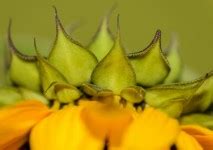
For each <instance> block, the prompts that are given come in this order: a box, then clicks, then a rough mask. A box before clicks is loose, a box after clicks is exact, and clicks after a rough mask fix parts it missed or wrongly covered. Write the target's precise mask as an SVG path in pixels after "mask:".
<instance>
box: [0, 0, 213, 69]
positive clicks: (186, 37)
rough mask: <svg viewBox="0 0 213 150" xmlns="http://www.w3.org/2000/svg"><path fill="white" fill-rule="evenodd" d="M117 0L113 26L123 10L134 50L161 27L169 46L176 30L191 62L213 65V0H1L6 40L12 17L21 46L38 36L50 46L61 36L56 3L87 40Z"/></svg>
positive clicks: (0, 30)
mask: <svg viewBox="0 0 213 150" xmlns="http://www.w3.org/2000/svg"><path fill="white" fill-rule="evenodd" d="M115 3H117V5H118V7H117V9H116V11H115V13H114V14H113V16H112V17H111V24H110V26H111V28H112V30H113V31H115V22H116V15H117V14H118V13H119V14H120V24H121V32H122V40H123V43H124V45H125V47H126V48H127V49H128V50H140V49H143V48H144V47H146V46H147V44H148V43H149V42H150V41H151V39H152V37H153V35H154V33H155V31H156V29H161V30H162V36H163V37H162V46H163V48H165V47H167V45H168V42H169V39H170V37H171V34H172V33H176V34H177V35H178V38H179V41H180V52H181V55H182V58H183V61H184V62H185V63H186V64H187V65H189V66H190V67H191V68H192V69H194V70H196V71H198V72H200V73H204V72H207V71H209V70H211V69H213V61H212V59H213V37H212V35H213V1H212V0H117V1H115V0H105V1H104V0H0V37H1V43H2V42H4V41H5V37H6V30H7V25H8V20H9V18H12V20H13V28H12V32H13V35H14V40H15V41H16V43H17V47H19V48H20V49H22V48H23V49H25V46H26V45H27V46H28V45H32V44H31V43H32V39H33V37H36V38H37V39H38V45H39V49H42V50H44V51H45V50H47V49H48V47H49V46H48V45H49V44H50V43H52V41H53V40H54V36H55V24H54V11H53V9H52V5H55V6H56V7H57V8H58V11H59V15H60V17H61V19H62V22H63V24H64V25H65V27H66V29H68V30H69V29H70V28H71V27H72V26H73V23H74V25H76V24H80V26H79V27H78V28H77V29H76V30H75V31H74V32H73V33H72V36H74V37H75V38H76V39H77V40H79V41H80V42H81V43H83V44H85V45H86V44H87V43H88V42H89V40H90V38H91V37H92V36H93V33H94V32H95V31H96V28H97V26H98V25H99V22H100V19H101V17H102V16H103V15H104V14H106V12H107V11H108V10H109V9H110V8H111V7H112V6H113V5H114V4H115ZM46 43H47V44H46ZM42 50H41V51H42Z"/></svg>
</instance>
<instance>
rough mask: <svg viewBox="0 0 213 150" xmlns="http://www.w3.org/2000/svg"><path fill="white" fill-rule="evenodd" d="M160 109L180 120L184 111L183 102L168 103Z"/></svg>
mask: <svg viewBox="0 0 213 150" xmlns="http://www.w3.org/2000/svg"><path fill="white" fill-rule="evenodd" d="M159 109H160V110H162V111H164V112H165V113H167V114H168V115H169V116H170V117H174V118H178V117H180V116H181V113H182V111H183V103H182V100H180V101H178V100H177V101H171V102H169V101H168V102H167V103H163V104H162V105H161V107H160V108H159Z"/></svg>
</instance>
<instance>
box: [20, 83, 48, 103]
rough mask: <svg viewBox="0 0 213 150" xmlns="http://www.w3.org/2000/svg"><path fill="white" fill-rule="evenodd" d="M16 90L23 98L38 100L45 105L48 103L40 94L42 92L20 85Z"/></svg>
mask: <svg viewBox="0 0 213 150" xmlns="http://www.w3.org/2000/svg"><path fill="white" fill-rule="evenodd" d="M18 91H19V93H20V94H21V96H22V99H23V100H38V101H40V102H42V103H44V104H46V105H48V104H49V101H48V100H47V99H46V98H45V97H44V96H43V95H42V93H39V92H35V91H32V90H29V89H26V88H22V87H19V88H18Z"/></svg>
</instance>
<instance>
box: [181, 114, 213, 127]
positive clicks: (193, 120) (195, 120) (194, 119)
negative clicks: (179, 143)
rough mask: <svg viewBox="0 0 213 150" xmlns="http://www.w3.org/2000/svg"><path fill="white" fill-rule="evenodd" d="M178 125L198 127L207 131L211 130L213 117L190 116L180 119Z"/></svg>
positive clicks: (202, 115)
mask: <svg viewBox="0 0 213 150" xmlns="http://www.w3.org/2000/svg"><path fill="white" fill-rule="evenodd" d="M180 123H181V124H183V125H192V124H193V125H194V124H197V125H200V126H203V127H206V128H209V129H213V116H212V115H209V114H199V113H195V114H190V115H186V116H183V117H181V118H180Z"/></svg>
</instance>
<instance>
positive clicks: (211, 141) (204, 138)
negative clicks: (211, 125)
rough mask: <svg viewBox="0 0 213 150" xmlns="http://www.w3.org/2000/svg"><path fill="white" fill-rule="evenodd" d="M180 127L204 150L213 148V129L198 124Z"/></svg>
mask: <svg viewBox="0 0 213 150" xmlns="http://www.w3.org/2000/svg"><path fill="white" fill-rule="evenodd" d="M182 129H183V130H184V131H185V132H187V133H188V134H190V135H192V136H193V137H194V138H195V139H196V140H197V141H198V142H199V143H200V145H201V146H202V147H203V149H204V150H212V149H213V131H212V130H209V129H207V128H203V127H200V126H198V125H186V126H183V127H182Z"/></svg>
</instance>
